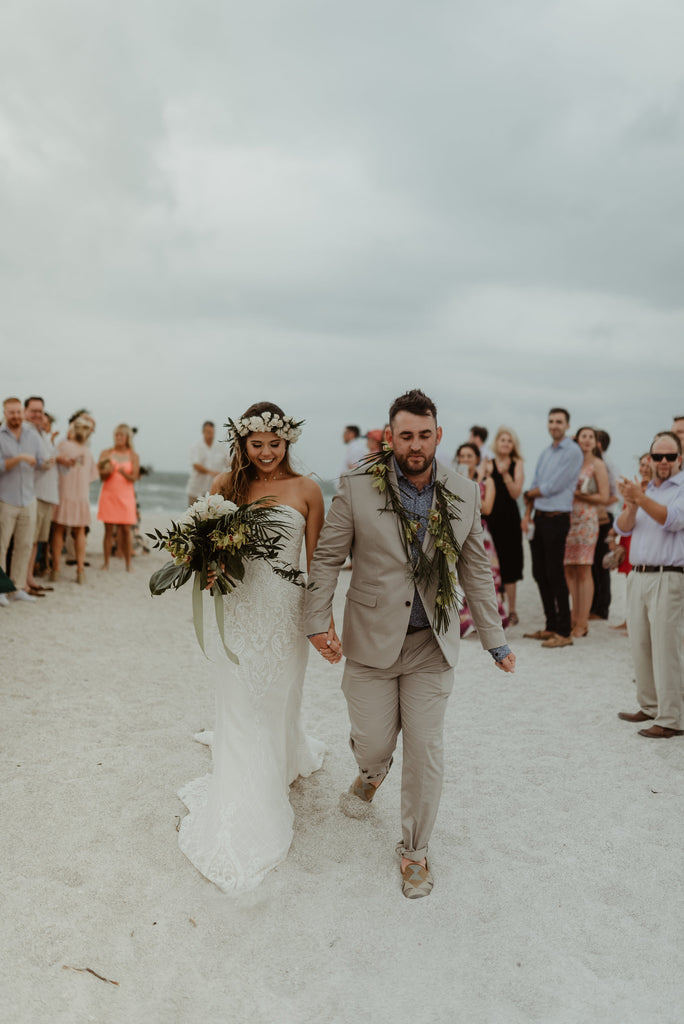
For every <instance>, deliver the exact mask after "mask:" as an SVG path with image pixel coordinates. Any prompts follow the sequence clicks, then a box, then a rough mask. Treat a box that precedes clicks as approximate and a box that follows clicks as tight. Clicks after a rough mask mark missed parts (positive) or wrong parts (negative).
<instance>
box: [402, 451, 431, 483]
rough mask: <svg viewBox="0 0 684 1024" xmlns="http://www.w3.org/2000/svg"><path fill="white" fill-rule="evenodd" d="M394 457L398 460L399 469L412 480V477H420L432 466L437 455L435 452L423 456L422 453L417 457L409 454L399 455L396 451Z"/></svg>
mask: <svg viewBox="0 0 684 1024" xmlns="http://www.w3.org/2000/svg"><path fill="white" fill-rule="evenodd" d="M394 457H395V459H396V460H397V465H398V466H399V469H400V470H401V471H402V473H403V474H404V476H406V477H408V478H409V480H410V479H411V477H412V476H420V475H421V474H422V473H424V472H425V471H426V469H428V468H429V467H430V466H431V465H432V463H433V460H434V458H435V453H434V451H433V452H432V454H431V455H423V453H422V452H418V453H417V454H416V455H410V454H409V455H408V456H406V455H397V453H396V451H395V453H394Z"/></svg>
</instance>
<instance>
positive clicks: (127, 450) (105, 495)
mask: <svg viewBox="0 0 684 1024" xmlns="http://www.w3.org/2000/svg"><path fill="white" fill-rule="evenodd" d="M97 468H98V469H99V471H100V479H101V480H102V490H101V491H100V501H99V504H98V507H97V518H98V519H99V520H100V522H101V523H104V524H105V532H104V542H103V544H104V549H103V550H104V565H103V566H102V568H103V569H108V568H109V556H110V555H111V551H112V542H113V539H114V527H116V539H117V544H118V545H119V547H120V548H121V552H122V554H123V556H124V560H125V562H126V571H127V572H130V571H131V553H132V541H131V527H132V526H135V524H136V523H137V521H138V513H137V509H136V502H135V487H134V484H135V481H136V480H137V479H138V477H139V476H140V459H139V457H138V455H137V453H136V451H135V450H134V448H133V431H132V430H131V428H130V427H129V426H128V425H127V424H126V423H120V424H119V426H118V427H115V428H114V447H113V448H105V450H104V451H103V452H102V453H101V455H100V458H99V461H98V464H97Z"/></svg>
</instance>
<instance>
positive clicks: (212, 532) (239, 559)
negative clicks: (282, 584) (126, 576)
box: [147, 494, 306, 664]
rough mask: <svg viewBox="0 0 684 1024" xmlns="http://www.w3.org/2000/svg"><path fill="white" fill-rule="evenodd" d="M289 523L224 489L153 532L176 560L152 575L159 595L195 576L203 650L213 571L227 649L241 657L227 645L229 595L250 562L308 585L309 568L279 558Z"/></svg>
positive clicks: (196, 610)
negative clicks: (205, 598) (206, 595)
mask: <svg viewBox="0 0 684 1024" xmlns="http://www.w3.org/2000/svg"><path fill="white" fill-rule="evenodd" d="M289 530H290V526H289V523H287V522H286V521H284V520H283V519H279V518H278V514H277V510H276V509H274V508H269V507H268V506H264V505H262V504H256V503H255V502H252V503H251V504H249V505H235V504H234V503H233V502H232V501H226V499H225V498H223V497H222V496H221V495H220V494H206V495H205V496H204V497H203V498H200V499H199V500H198V501H196V502H195V503H194V505H191V506H190V508H189V509H188V510H187V512H185V513H184V514H183V515H182V516H181V518H180V519H179V520H178V522H177V523H176V522H172V523H171V528H170V529H169V530H166V531H165V532H164V533H162V532H161V531H160V530H155V531H154V533H148V534H147V536H148V537H149V538H150V539H151V540H152V541H153V545H152V546H153V547H155V548H158V549H161V550H165V551H168V552H169V554H170V555H171V556H172V558H173V561H172V562H169V563H168V564H167V565H165V566H163V568H161V569H158V570H157V571H156V572H154V573H152V575H151V576H150V592H151V594H152V596H153V597H156V596H157V595H158V594H163V593H164V592H165V591H167V590H170V589H171V587H173V588H174V589H175V590H178V588H179V587H182V586H183V585H184V584H185V583H187V582H188V580H190V579H191V578H192V577H193V576H194V585H193V593H192V608H193V620H194V623H195V633H196V635H197V640H198V642H199V645H200V647H201V648H202V651H203V653H204V654H205V655H206V651H205V650H204V637H203V633H204V630H203V619H202V591H203V590H204V589H205V588H206V587H207V584H208V582H209V576H210V574H211V575H212V576H213V577H214V580H213V584H212V587H211V591H210V593H211V594H212V596H213V598H214V611H215V614H216V624H217V626H218V630H219V634H220V636H221V642H222V643H223V646H224V648H225V651H226V654H227V655H228V657H229V658H230V659H231V661H234V662H235V663H236V664H237V663H238V658H237V655H236V654H234V653H233V652H232V651H231V650H230V649H229V648H228V646H227V645H226V640H225V631H224V621H223V595H224V594H230V593H231V592H232V591H233V590H234V589H235V586H236V584H237V583H239V582H240V581H241V580H242V579H244V575H245V563H246V562H247V561H248V560H249V559H254V558H261V559H264V560H265V561H266V562H268V564H269V565H270V567H271V569H272V570H273V572H274V573H276V575H278V576H281V577H282V578H283V579H286V580H289V582H290V583H294V584H295V585H296V586H300V587H303V586H306V584H305V582H304V579H303V573H302V571H301V570H300V569H295V568H293V567H292V566H290V565H287V564H286V563H281V564H277V562H278V556H279V554H280V552H281V550H282V541H283V537H284V536H285V535H286V534H288V533H289Z"/></svg>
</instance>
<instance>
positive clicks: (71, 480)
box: [50, 416, 97, 583]
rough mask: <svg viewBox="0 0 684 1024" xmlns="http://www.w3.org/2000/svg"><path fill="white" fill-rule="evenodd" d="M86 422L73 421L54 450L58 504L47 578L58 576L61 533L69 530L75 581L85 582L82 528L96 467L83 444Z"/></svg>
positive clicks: (86, 519) (85, 523)
mask: <svg viewBox="0 0 684 1024" xmlns="http://www.w3.org/2000/svg"><path fill="white" fill-rule="evenodd" d="M90 433H91V427H90V423H89V422H88V421H87V420H86V419H85V418H82V417H80V416H79V417H78V418H77V419H75V420H74V422H73V423H72V425H71V428H70V430H69V434H68V437H67V440H66V441H62V443H61V444H60V445H58V447H57V457H58V459H59V461H60V473H59V505H57V506H56V507H55V511H54V514H53V516H52V526H53V531H52V571H51V572H50V579H51V580H56V579H58V577H59V562H60V559H61V557H62V548H63V546H64V533H65V531H66V530H67V528H71V529H72V530H73V534H74V548H75V553H76V582H77V583H85V552H86V526H90V484H91V482H92V481H93V480H97V467H96V465H95V459H94V458H93V455H92V452H91V451H90V448H88V446H87V445H86V441H87V440H88V437H89V436H90Z"/></svg>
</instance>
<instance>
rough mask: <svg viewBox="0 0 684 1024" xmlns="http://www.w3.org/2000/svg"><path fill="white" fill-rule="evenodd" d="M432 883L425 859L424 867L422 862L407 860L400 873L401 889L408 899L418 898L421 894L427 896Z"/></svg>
mask: <svg viewBox="0 0 684 1024" xmlns="http://www.w3.org/2000/svg"><path fill="white" fill-rule="evenodd" d="M433 885H434V882H433V881H432V875H431V874H430V868H429V867H428V863H427V860H426V861H425V867H423V865H422V864H417V863H415V862H414V861H409V863H408V864H407V865H406V867H405V868H404V870H403V871H402V873H401V891H402V892H403V894H404V896H406V898H407V899H409V900H418V899H420V897H421V896H429V895H430V893H431V892H432V886H433Z"/></svg>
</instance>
